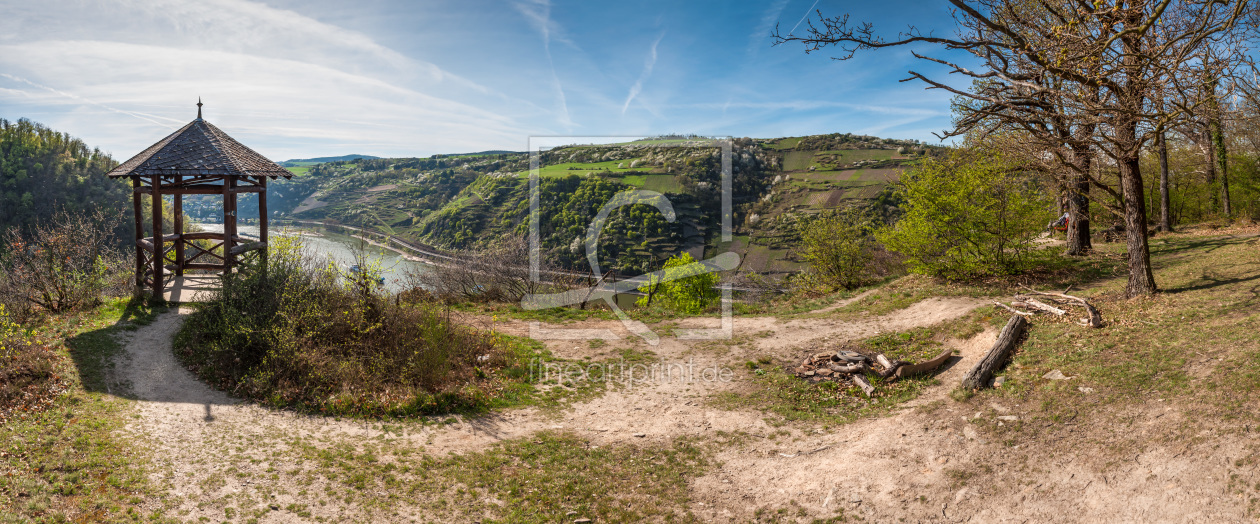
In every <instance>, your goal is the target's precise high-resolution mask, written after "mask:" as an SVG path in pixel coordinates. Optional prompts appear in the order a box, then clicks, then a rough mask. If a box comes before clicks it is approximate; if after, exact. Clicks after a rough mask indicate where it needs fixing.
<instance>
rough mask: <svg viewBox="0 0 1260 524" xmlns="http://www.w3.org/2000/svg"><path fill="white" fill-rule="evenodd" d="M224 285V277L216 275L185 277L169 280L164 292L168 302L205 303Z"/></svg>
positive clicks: (163, 295) (163, 294)
mask: <svg viewBox="0 0 1260 524" xmlns="http://www.w3.org/2000/svg"><path fill="white" fill-rule="evenodd" d="M222 285H223V277H222V276H221V275H215V274H202V275H184V276H182V277H173V278H171V279H170V280H169V283H168V284H167V285H166V288H165V289H164V290H163V292H162V298H165V299H166V301H167V302H185V303H186V302H205V301H206V300H209V299H210V294H211V293H213V292H215V291H218V290H219V288H220V287H221V286H222Z"/></svg>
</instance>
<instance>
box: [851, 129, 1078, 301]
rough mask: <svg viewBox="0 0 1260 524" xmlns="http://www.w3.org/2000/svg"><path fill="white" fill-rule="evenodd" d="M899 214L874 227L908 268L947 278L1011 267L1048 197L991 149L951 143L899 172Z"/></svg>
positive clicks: (1044, 212)
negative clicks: (950, 148) (942, 153)
mask: <svg viewBox="0 0 1260 524" xmlns="http://www.w3.org/2000/svg"><path fill="white" fill-rule="evenodd" d="M900 190H901V191H902V193H903V195H904V199H905V203H904V204H903V209H904V212H905V215H904V216H903V217H902V219H901V220H900V221H898V222H897V223H896V224H895V225H893V226H892V227H890V228H887V229H883V230H880V231H879V232H877V233H876V238H878V239H879V240H880V241H881V242H882V243H883V244H884V245H885V246H887V247H888V248H889V249H891V250H894V251H897V252H899V253H902V254H904V255H905V256H906V257H907V262H908V264H909V267H910V270H911V271H914V272H917V273H923V274H928V275H934V276H941V277H946V278H954V279H960V278H969V277H975V276H981V275H992V274H1010V273H1018V272H1020V271H1023V270H1025V269H1027V266H1028V263H1029V257H1028V253H1029V251H1030V250H1031V249H1032V248H1033V241H1034V240H1035V239H1036V237H1037V235H1038V234H1039V233H1040V232H1041V231H1042V229H1043V228H1044V226H1045V224H1046V223H1047V222H1048V221H1049V220H1050V219H1051V218H1053V212H1052V209H1053V203H1052V202H1050V201H1049V199H1048V198H1047V197H1046V195H1045V194H1044V193H1043V192H1042V191H1040V190H1039V188H1038V187H1037V186H1036V185H1035V184H1034V183H1033V181H1032V179H1031V178H1030V177H1028V176H1025V175H1024V174H1023V173H1021V172H1020V171H1019V166H1017V165H1013V164H1011V163H1010V162H1008V161H1006V160H1005V159H1003V158H1002V157H1001V156H999V155H997V154H994V153H987V152H978V151H970V150H957V151H954V152H953V153H951V155H950V156H948V157H947V158H943V159H935V158H930V159H926V160H924V161H923V163H922V164H921V165H920V166H919V167H918V168H917V169H915V170H913V171H911V172H909V173H907V174H906V176H904V177H903V178H902V182H901V186H900Z"/></svg>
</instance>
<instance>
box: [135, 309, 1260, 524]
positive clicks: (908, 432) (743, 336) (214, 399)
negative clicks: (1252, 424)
mask: <svg viewBox="0 0 1260 524" xmlns="http://www.w3.org/2000/svg"><path fill="white" fill-rule="evenodd" d="M981 303H982V301H980V300H977V299H969V298H935V299H928V300H925V301H922V302H919V303H916V304H914V305H912V306H910V307H909V308H906V309H904V310H901V311H897V312H893V313H891V314H889V315H885V316H873V317H866V318H860V319H858V320H856V321H844V322H840V321H837V320H836V319H833V318H826V317H822V318H808V319H798V320H789V321H781V320H778V319H775V318H762V317H751V318H739V319H736V321H735V342H732V343H729V344H723V343H717V344H715V343H713V342H696V341H679V340H676V339H673V338H663V339H662V341H661V343H660V345H658V346H654V347H650V348H649V347H648V346H646V345H644V344H642V343H640V342H636V340H635V339H633V338H632V337H625V338H623V339H622V340H621V341H619V342H615V343H612V344H609V345H607V346H601V347H592V345H589V344H587V343H586V342H585V341H579V342H575V341H547V344H548V346H549V347H550V348H551V350H552V351H553V352H555V353H556V354H557V355H558V356H561V357H565V358H574V359H581V358H585V357H593V358H594V357H605V358H606V357H608V356H609V355H613V354H615V353H616V351H618V350H619V349H621V348H624V347H631V346H633V347H636V348H639V349H649V350H650V351H651V352H652V353H653V355H654V357H655V358H659V359H660V360H661V361H663V362H684V361H685V362H689V363H691V364H693V365H694V366H695V368H696V369H704V368H706V367H710V366H712V367H721V366H732V367H736V368H737V367H738V365H739V364H740V363H741V362H743V361H745V360H747V359H751V358H756V357H760V356H771V357H772V358H780V359H788V358H797V357H798V356H799V354H800V353H801V352H802V351H804V350H806V348H809V347H815V346H817V345H820V344H822V345H832V344H837V343H841V342H844V341H846V340H854V339H860V338H864V337H869V336H872V335H874V334H877V333H879V332H885V331H895V330H904V329H909V328H913V327H917V326H929V325H933V324H937V323H940V322H943V321H947V320H950V319H954V318H958V317H960V316H962V315H965V314H966V313H967V312H969V311H970V310H972V309H973V308H975V307H976V306H978V305H980V304H981ZM187 313H188V312H187V311H184V310H181V311H178V312H174V311H172V312H168V313H166V314H163V315H161V316H160V317H158V319H156V320H155V321H154V322H153V323H151V324H150V325H148V326H144V327H142V328H140V329H138V330H137V331H135V332H133V333H131V334H130V335H129V337H128V338H127V339H126V340H125V341H124V342H125V346H126V351H125V356H124V357H123V358H122V359H121V360H120V361H119V362H118V368H119V372H120V378H121V384H119V386H120V387H122V388H123V389H124V390H125V391H128V394H127V395H128V396H130V397H132V398H135V399H137V400H136V402H137V404H138V410H137V413H138V415H137V418H136V419H135V421H134V422H133V423H132V424H130V425H129V426H128V427H127V428H126V431H127V432H129V433H130V434H131V435H132V436H134V438H135V439H136V441H137V442H142V443H147V444H148V445H150V446H151V447H152V451H153V456H154V457H155V462H156V463H155V466H156V467H155V468H154V470H155V471H156V473H154V477H153V478H154V480H155V481H156V482H157V484H158V485H159V486H160V487H162V488H163V489H164V490H165V491H166V496H164V497H162V498H161V499H159V500H153V501H150V502H149V504H150V505H151V506H153V509H164V510H165V511H166V512H168V513H169V514H170V516H173V517H177V518H181V519H189V520H198V519H202V518H206V519H211V520H213V521H220V520H223V519H224V518H225V516H230V515H231V511H232V508H257V507H263V508H268V507H269V508H270V509H271V510H272V511H264V512H261V513H255V514H253V516H255V517H257V518H259V519H260V520H262V521H266V522H287V521H304V520H307V519H309V518H313V517H324V518H326V519H330V520H374V521H375V520H386V521H408V520H410V518H411V517H413V516H416V515H421V514H423V501H415V504H416V505H415V506H411V505H409V502H406V501H403V502H399V503H398V504H397V505H396V506H394V507H392V508H390V509H387V510H384V511H383V512H382V511H381V510H379V509H377V510H374V511H375V512H373V513H366V512H365V510H364V508H360V507H356V506H355V505H354V504H351V503H345V504H342V503H333V504H327V505H322V506H315V505H312V504H310V501H311V499H312V498H313V497H312V494H314V493H318V492H320V490H322V489H325V488H326V487H327V486H325V485H324V484H325V481H323V480H321V479H320V478H319V477H318V475H311V474H303V475H296V476H281V475H278V474H276V472H284V471H290V470H295V469H302V468H303V467H308V466H309V464H306V463H304V460H303V459H302V458H301V457H300V456H299V455H300V454H298V453H293V452H292V447H293V446H297V445H299V443H302V445H310V444H311V443H314V445H316V446H324V447H335V446H339V445H347V444H349V445H352V446H354V445H360V444H361V443H363V442H368V441H371V442H384V443H386V445H388V446H397V447H411V448H414V449H415V450H419V451H422V452H423V453H429V454H434V455H441V456H446V455H449V454H452V453H456V454H458V453H464V452H469V451H478V450H483V449H486V448H487V447H489V446H490V445H492V444H493V443H495V442H499V441H501V440H504V439H511V438H517V437H522V436H526V435H529V434H532V433H534V432H537V431H542V430H551V429H563V430H566V431H571V432H574V433H576V434H578V435H580V436H581V437H582V438H583V439H585V440H587V441H589V442H590V443H591V444H592V445H617V444H625V443H630V442H634V443H642V442H652V441H660V442H667V441H669V440H671V439H674V438H676V437H679V436H684V435H701V436H702V435H706V434H713V432H716V431H726V432H739V433H742V434H746V435H749V436H750V438H749V439H747V441H746V442H745V443H743V444H738V445H733V446H731V447H729V448H727V449H724V450H722V451H720V452H718V454H717V456H716V457H715V458H716V461H717V463H718V465H717V466H716V467H714V468H713V469H712V470H711V471H710V472H709V473H708V474H707V475H705V476H703V477H701V478H698V479H696V480H695V481H693V482H692V485H691V486H690V489H691V491H692V494H693V500H694V502H693V507H692V508H691V509H692V511H693V512H695V514H696V515H698V516H700V517H701V518H703V519H705V520H710V521H719V522H723V521H748V520H755V519H757V518H758V515H759V514H762V513H761V512H766V511H769V512H770V513H774V512H775V511H776V510H779V509H782V508H788V509H790V510H791V511H790V512H789V513H787V514H780V515H781V516H784V515H785V516H786V517H787V518H788V519H789V520H794V519H800V520H804V521H809V520H811V519H813V518H827V517H834V516H837V515H841V514H844V515H861V516H863V517H866V518H868V519H871V520H873V521H896V520H898V519H902V518H904V519H907V521H940V522H1025V521H1031V522H1144V521H1171V522H1180V521H1190V520H1199V519H1206V518H1212V519H1214V520H1218V521H1228V522H1236V521H1240V519H1242V518H1244V508H1243V507H1242V506H1241V505H1240V504H1239V503H1238V501H1237V500H1234V499H1231V498H1227V497H1225V496H1224V495H1222V493H1223V492H1224V488H1225V485H1224V482H1225V478H1226V475H1227V472H1226V467H1227V466H1228V464H1227V460H1228V457H1229V456H1231V455H1230V453H1229V452H1228V451H1230V450H1234V451H1237V453H1234V454H1233V455H1232V456H1239V455H1238V453H1241V451H1240V450H1241V448H1240V446H1242V444H1235V445H1232V447H1230V446H1231V445H1227V446H1226V447H1225V448H1221V447H1220V444H1215V446H1216V447H1215V448H1212V449H1208V447H1206V445H1204V446H1201V447H1200V448H1194V449H1178V450H1174V449H1163V448H1159V447H1155V448H1153V449H1148V450H1145V451H1142V452H1141V453H1139V454H1138V456H1136V457H1133V459H1132V460H1131V461H1126V462H1124V463H1122V464H1119V465H1110V466H1107V467H1102V466H1100V465H1098V464H1096V463H1094V462H1091V461H1090V460H1088V459H1087V458H1086V457H1085V456H1083V455H1086V453H1081V452H1073V447H1072V445H1070V444H1069V445H1062V444H1063V443H1059V444H1055V443H1049V444H1046V445H1045V447H1044V448H1043V449H1027V448H1025V449H1019V448H1013V449H1012V448H1011V447H1009V446H1006V445H1004V444H1003V443H1001V442H992V441H988V440H987V439H986V438H985V437H984V436H983V433H982V432H978V431H977V430H976V427H977V425H978V424H982V423H985V424H1017V423H1020V422H1019V421H1020V420H1021V419H1022V418H1023V417H1024V414H1023V412H1024V411H1025V410H1026V407H1022V406H1017V405H1016V406H1002V405H997V404H993V405H991V406H989V407H988V408H987V409H986V410H985V411H984V412H981V413H962V412H960V411H958V408H956V407H954V406H956V404H955V403H952V402H951V401H950V400H949V399H948V398H947V394H948V391H949V390H950V389H952V387H953V384H956V383H957V381H958V379H959V378H960V377H961V374H962V373H963V372H965V370H966V368H967V367H969V365H970V364H971V363H973V362H974V361H975V360H976V359H977V358H978V356H979V355H981V354H982V353H983V352H984V351H986V350H987V349H988V347H989V345H991V344H992V341H993V340H994V339H995V338H996V333H994V332H993V331H986V332H984V333H981V334H980V335H977V336H975V337H972V338H971V339H968V340H947V341H946V343H947V344H948V345H950V346H952V347H954V348H955V349H957V350H959V353H960V355H961V357H962V358H961V360H958V359H955V360H954V362H953V363H952V365H951V367H949V368H948V369H946V370H945V371H944V372H943V373H942V374H941V375H940V377H939V378H940V385H937V386H933V387H931V388H929V390H928V391H927V392H926V393H925V394H923V395H922V396H921V397H920V398H918V399H916V400H914V401H911V402H908V403H906V404H904V405H903V406H902V407H901V408H900V409H899V410H898V411H897V412H896V413H895V414H892V415H890V416H886V417H882V418H874V419H864V420H859V421H856V422H853V423H850V424H846V425H843V426H840V427H832V428H828V429H822V428H820V427H816V426H812V425H807V424H788V425H781V426H776V425H771V424H769V423H767V417H766V415H765V414H764V413H761V412H759V411H752V410H725V409H719V408H715V407H713V406H712V405H710V404H709V403H707V402H706V399H709V398H710V397H711V396H712V395H714V394H715V393H719V392H722V391H731V390H739V389H740V388H746V387H749V384H748V381H747V380H748V379H747V375H742V376H741V375H739V374H738V373H737V374H736V376H735V377H734V378H733V379H732V380H730V381H722V380H690V381H661V380H657V381H649V382H646V383H643V384H638V385H634V386H633V387H620V388H612V389H610V390H609V391H608V392H606V393H605V394H603V395H602V396H599V397H597V398H594V399H591V400H589V401H586V402H582V403H578V404H575V405H573V406H572V407H571V409H568V410H566V411H563V412H561V413H559V414H555V413H550V414H548V413H540V412H538V411H537V410H534V409H516V410H507V411H502V412H498V413H495V414H493V415H489V416H485V417H479V418H475V419H468V420H461V421H459V422H457V423H453V424H445V425H432V424H430V425H422V424H403V425H401V427H400V428H393V429H391V430H389V431H388V432H383V431H382V427H381V426H378V425H373V424H364V423H356V422H350V421H341V420H335V419H331V418H324V417H308V416H301V415H296V414H293V413H289V412H282V411H275V410H269V409H263V408H260V407H257V406H253V405H249V404H243V403H239V402H237V401H235V400H234V399H232V398H230V397H228V396H227V395H225V394H223V393H221V392H218V391H215V390H213V389H212V388H210V387H208V386H206V385H205V384H202V383H201V382H199V381H198V380H197V379H195V378H194V377H193V376H192V375H191V374H190V373H189V372H188V371H186V370H185V369H184V368H183V367H182V366H181V365H180V364H179V362H178V361H177V360H176V358H175V356H174V355H173V353H172V350H171V341H172V337H173V336H174V334H175V332H176V331H177V330H178V329H179V326H180V325H181V323H182V321H183V315H185V314H187ZM704 322H705V321H700V322H699V323H701V324H702V323H704ZM579 326H580V327H584V328H608V329H613V330H617V329H620V325H619V324H618V323H616V322H602V321H601V322H585V323H580V324H579ZM496 327H497V328H499V329H503V330H505V331H508V332H528V327H527V324H526V323H524V322H508V323H505V324H500V325H498V326H496ZM567 327H573V326H567ZM622 333H623V334H625V332H624V330H623V331H622ZM522 334H523V333H522ZM1151 409H1152V410H1161V411H1160V413H1157V415H1159V416H1155V417H1154V418H1153V419H1152V423H1151V424H1145V423H1142V424H1141V427H1138V428H1134V427H1133V425H1132V424H1133V423H1130V424H1129V425H1128V426H1124V425H1121V424H1117V425H1116V427H1114V428H1107V431H1109V432H1113V433H1114V434H1115V438H1119V437H1120V436H1121V435H1122V434H1123V435H1127V434H1130V433H1131V432H1132V431H1142V432H1149V433H1152V434H1158V433H1159V432H1161V431H1163V430H1164V429H1165V428H1167V427H1169V425H1173V426H1175V425H1176V424H1178V423H1179V416H1178V415H1177V414H1176V413H1174V412H1172V411H1171V410H1170V409H1169V408H1166V407H1165V406H1162V405H1158V406H1154V407H1152V408H1151ZM1162 410H1168V412H1167V413H1166V414H1167V415H1168V416H1164V412H1163V411H1162ZM999 417H1007V418H999ZM1109 434H1110V433H1109ZM1106 438H1107V436H1106V434H1103V435H1091V436H1090V437H1089V438H1088V439H1082V443H1084V442H1092V443H1093V444H1094V445H1103V444H1098V443H1099V442H1100V441H1102V442H1105V441H1106ZM1222 449H1224V450H1225V451H1227V452H1226V453H1224V454H1221V450H1222ZM308 469H309V468H308ZM975 471H983V474H981V475H979V477H980V478H984V479H986V480H985V481H984V482H978V481H972V482H970V483H969V482H968V479H969V478H970V475H972V474H974V473H969V472H975ZM260 479H263V480H260ZM993 479H1000V481H999V482H995V481H994V480H993ZM293 504H299V505H303V506H302V507H303V508H304V510H303V511H302V512H298V511H286V510H284V509H285V508H291V507H292V506H291V505H293ZM225 513H226V515H225ZM236 515H237V516H240V515H241V513H237V514H236ZM365 515H370V516H367V517H365ZM247 516H248V515H247Z"/></svg>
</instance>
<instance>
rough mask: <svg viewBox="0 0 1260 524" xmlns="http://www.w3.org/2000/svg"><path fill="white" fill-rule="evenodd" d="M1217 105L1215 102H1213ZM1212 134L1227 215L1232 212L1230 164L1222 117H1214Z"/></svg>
mask: <svg viewBox="0 0 1260 524" xmlns="http://www.w3.org/2000/svg"><path fill="white" fill-rule="evenodd" d="M1213 105H1215V104H1213ZM1209 125H1210V126H1211V127H1210V129H1211V131H1210V132H1211V135H1212V157H1213V160H1214V162H1213V163H1212V164H1213V167H1214V168H1215V169H1216V176H1217V179H1218V180H1220V182H1221V212H1222V213H1224V214H1225V216H1229V215H1230V214H1232V213H1231V212H1232V210H1231V209H1230V207H1229V169H1228V168H1229V165H1228V162H1227V158H1226V156H1225V155H1226V151H1225V132H1224V131H1222V130H1221V120H1220V118H1213V119H1212V122H1211V123H1210V124H1209Z"/></svg>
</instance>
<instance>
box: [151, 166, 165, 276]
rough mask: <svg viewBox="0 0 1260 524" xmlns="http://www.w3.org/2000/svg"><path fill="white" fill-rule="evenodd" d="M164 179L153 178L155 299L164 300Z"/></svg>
mask: <svg viewBox="0 0 1260 524" xmlns="http://www.w3.org/2000/svg"><path fill="white" fill-rule="evenodd" d="M162 244H163V242H162V177H160V176H155V177H153V282H152V283H151V284H152V286H153V298H154V299H160V298H162V269H163V268H162V261H163V260H165V257H163V256H162Z"/></svg>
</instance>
